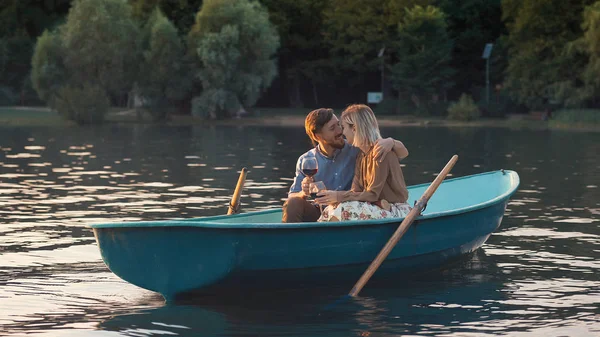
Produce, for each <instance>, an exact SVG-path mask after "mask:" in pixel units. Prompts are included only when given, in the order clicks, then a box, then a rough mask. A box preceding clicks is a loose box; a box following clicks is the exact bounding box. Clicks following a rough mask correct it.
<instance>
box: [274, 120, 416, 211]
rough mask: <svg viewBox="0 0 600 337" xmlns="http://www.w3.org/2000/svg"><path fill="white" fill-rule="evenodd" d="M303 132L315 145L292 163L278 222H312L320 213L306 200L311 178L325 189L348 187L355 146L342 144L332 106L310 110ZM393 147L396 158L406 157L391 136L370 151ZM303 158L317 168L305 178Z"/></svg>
mask: <svg viewBox="0 0 600 337" xmlns="http://www.w3.org/2000/svg"><path fill="white" fill-rule="evenodd" d="M304 128H305V130H306V134H307V135H308V136H309V137H310V139H311V141H312V143H313V145H315V148H313V149H312V150H310V151H308V152H306V153H305V154H303V155H302V156H300V158H298V162H297V164H296V177H295V178H294V182H293V183H292V186H291V187H290V191H289V193H288V199H287V201H286V202H285V204H284V205H283V218H282V222H313V221H317V219H319V216H321V209H320V208H319V206H318V205H316V204H314V203H311V202H309V201H308V200H306V199H307V197H308V196H309V195H310V193H309V190H308V187H309V184H310V183H311V182H312V181H313V180H314V181H323V182H324V183H325V186H326V187H327V189H330V190H339V191H347V190H350V188H351V187H352V179H353V178H354V166H355V163H356V156H357V155H358V153H359V151H360V150H359V149H358V148H356V147H354V146H352V145H350V144H348V143H346V140H345V139H344V137H343V133H342V127H341V125H340V122H339V120H338V118H337V117H336V116H335V114H334V113H333V110H332V109H317V110H313V111H311V112H310V113H309V114H308V116H306V119H305V121H304ZM391 150H393V151H394V152H395V153H396V155H397V156H398V158H400V159H403V158H405V157H406V156H408V150H407V149H406V147H405V146H404V144H402V142H399V141H396V140H394V139H392V138H387V139H381V140H379V141H378V142H377V144H376V145H375V148H374V149H373V154H374V156H375V157H376V158H379V159H380V158H383V155H384V154H386V153H388V152H389V151H391ZM307 157H314V158H315V159H316V160H317V164H318V168H319V169H318V171H317V173H316V174H315V175H314V176H313V177H312V178H309V177H307V176H305V175H304V173H302V170H301V168H302V161H303V160H304V159H305V158H307Z"/></svg>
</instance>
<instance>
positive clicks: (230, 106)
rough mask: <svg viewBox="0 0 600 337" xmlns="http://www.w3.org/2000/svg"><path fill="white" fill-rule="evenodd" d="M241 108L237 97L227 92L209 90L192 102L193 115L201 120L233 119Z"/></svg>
mask: <svg viewBox="0 0 600 337" xmlns="http://www.w3.org/2000/svg"><path fill="white" fill-rule="evenodd" d="M240 108H241V105H240V102H239V100H238V98H237V96H236V95H235V94H234V93H233V92H231V91H227V90H219V89H208V90H204V91H203V92H202V94H201V95H200V96H197V97H194V99H193V100H192V115H193V116H194V117H199V118H209V119H217V118H218V119H221V118H224V117H231V116H233V114H234V113H235V112H237V111H238V110H239V109H240Z"/></svg>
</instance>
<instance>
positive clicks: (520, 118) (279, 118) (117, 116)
mask: <svg viewBox="0 0 600 337" xmlns="http://www.w3.org/2000/svg"><path fill="white" fill-rule="evenodd" d="M254 111H256V115H254V116H253V115H250V116H246V117H242V118H233V119H225V120H204V119H198V118H195V117H193V116H190V115H171V118H170V120H169V121H167V122H164V123H155V122H153V121H151V120H149V119H148V118H142V120H139V119H138V116H137V114H136V113H135V110H132V109H124V108H113V109H111V111H110V112H108V114H107V116H106V121H105V123H106V124H137V125H152V124H157V125H159V124H160V125H166V126H192V125H204V126H217V125H223V126H238V127H239V126H273V127H301V128H303V127H304V118H305V113H307V112H308V111H310V109H308V108H307V109H289V108H281V109H273V108H269V109H260V108H257V109H255V110H254ZM526 117H527V116H526V115H516V116H513V118H510V117H509V118H504V119H492V118H482V119H478V120H475V121H454V120H449V119H446V118H441V117H415V116H411V115H401V116H390V115H380V116H377V119H378V122H379V126H381V127H447V128H511V129H530V130H557V131H558V130H560V131H579V132H600V125H589V124H560V123H557V122H555V121H541V120H532V119H527V118H526ZM26 126H32V127H33V126H54V127H61V126H62V127H76V126H77V124H76V123H74V122H72V121H67V120H65V119H63V118H62V117H61V116H60V115H59V114H58V113H56V112H54V111H52V110H51V109H49V108H47V107H21V106H17V107H0V127H26Z"/></svg>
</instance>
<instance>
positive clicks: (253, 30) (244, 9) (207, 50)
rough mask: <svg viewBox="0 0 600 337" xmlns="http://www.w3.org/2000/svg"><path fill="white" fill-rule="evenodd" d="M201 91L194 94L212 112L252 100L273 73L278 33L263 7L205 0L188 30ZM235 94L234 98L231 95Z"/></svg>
mask: <svg viewBox="0 0 600 337" xmlns="http://www.w3.org/2000/svg"><path fill="white" fill-rule="evenodd" d="M189 36H190V45H192V46H194V48H195V49H194V50H195V51H196V55H197V57H198V61H199V63H200V71H199V72H198V74H197V76H198V78H199V79H200V81H201V83H202V88H203V92H202V94H201V96H200V97H198V98H196V99H195V100H194V102H195V104H194V106H195V108H194V110H195V111H194V112H193V113H194V114H195V115H198V114H199V111H198V109H200V110H202V111H204V114H205V116H208V117H210V118H223V117H228V116H231V114H232V113H233V112H234V111H235V110H236V109H235V108H234V107H239V106H240V105H241V106H244V107H250V106H253V105H254V104H255V103H256V101H257V100H258V98H259V96H260V94H261V92H262V91H263V90H264V89H265V88H267V87H268V86H269V85H270V84H271V82H272V80H273V78H274V77H275V76H276V74H277V68H276V64H275V61H274V60H273V59H272V57H273V55H274V54H275V52H276V51H277V48H278V47H279V38H278V36H277V32H276V31H275V28H274V27H273V25H272V24H271V23H270V22H269V17H268V13H267V11H266V10H265V9H264V7H262V6H261V5H260V4H259V3H257V2H252V1H249V0H208V1H205V2H204V4H203V5H202V9H201V10H200V11H199V12H198V15H197V17H196V23H195V25H194V26H193V28H192V30H191V32H190V35H189ZM233 97H235V99H233Z"/></svg>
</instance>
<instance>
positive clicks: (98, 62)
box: [61, 0, 140, 95]
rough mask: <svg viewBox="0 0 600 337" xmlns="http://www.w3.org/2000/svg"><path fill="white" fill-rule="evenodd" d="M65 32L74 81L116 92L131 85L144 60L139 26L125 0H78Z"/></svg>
mask: <svg viewBox="0 0 600 337" xmlns="http://www.w3.org/2000/svg"><path fill="white" fill-rule="evenodd" d="M61 35H62V43H63V44H64V50H65V51H66V52H65V58H64V60H65V65H66V67H67V68H68V69H69V70H70V71H71V74H70V75H71V77H72V80H73V81H75V82H77V83H86V82H90V83H93V84H96V85H99V86H100V87H102V88H104V89H105V90H106V91H107V93H109V94H112V95H118V94H123V93H125V92H127V91H128V90H130V89H131V87H132V85H133V82H134V79H135V76H136V75H137V73H138V64H139V61H140V58H139V30H138V27H137V26H136V25H135V23H134V21H133V20H132V18H131V8H130V7H129V5H128V4H127V3H126V2H125V1H124V0H76V1H75V3H74V4H73V7H72V8H71V10H70V11H69V15H68V17H67V22H66V23H65V25H64V26H63V27H61Z"/></svg>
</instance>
